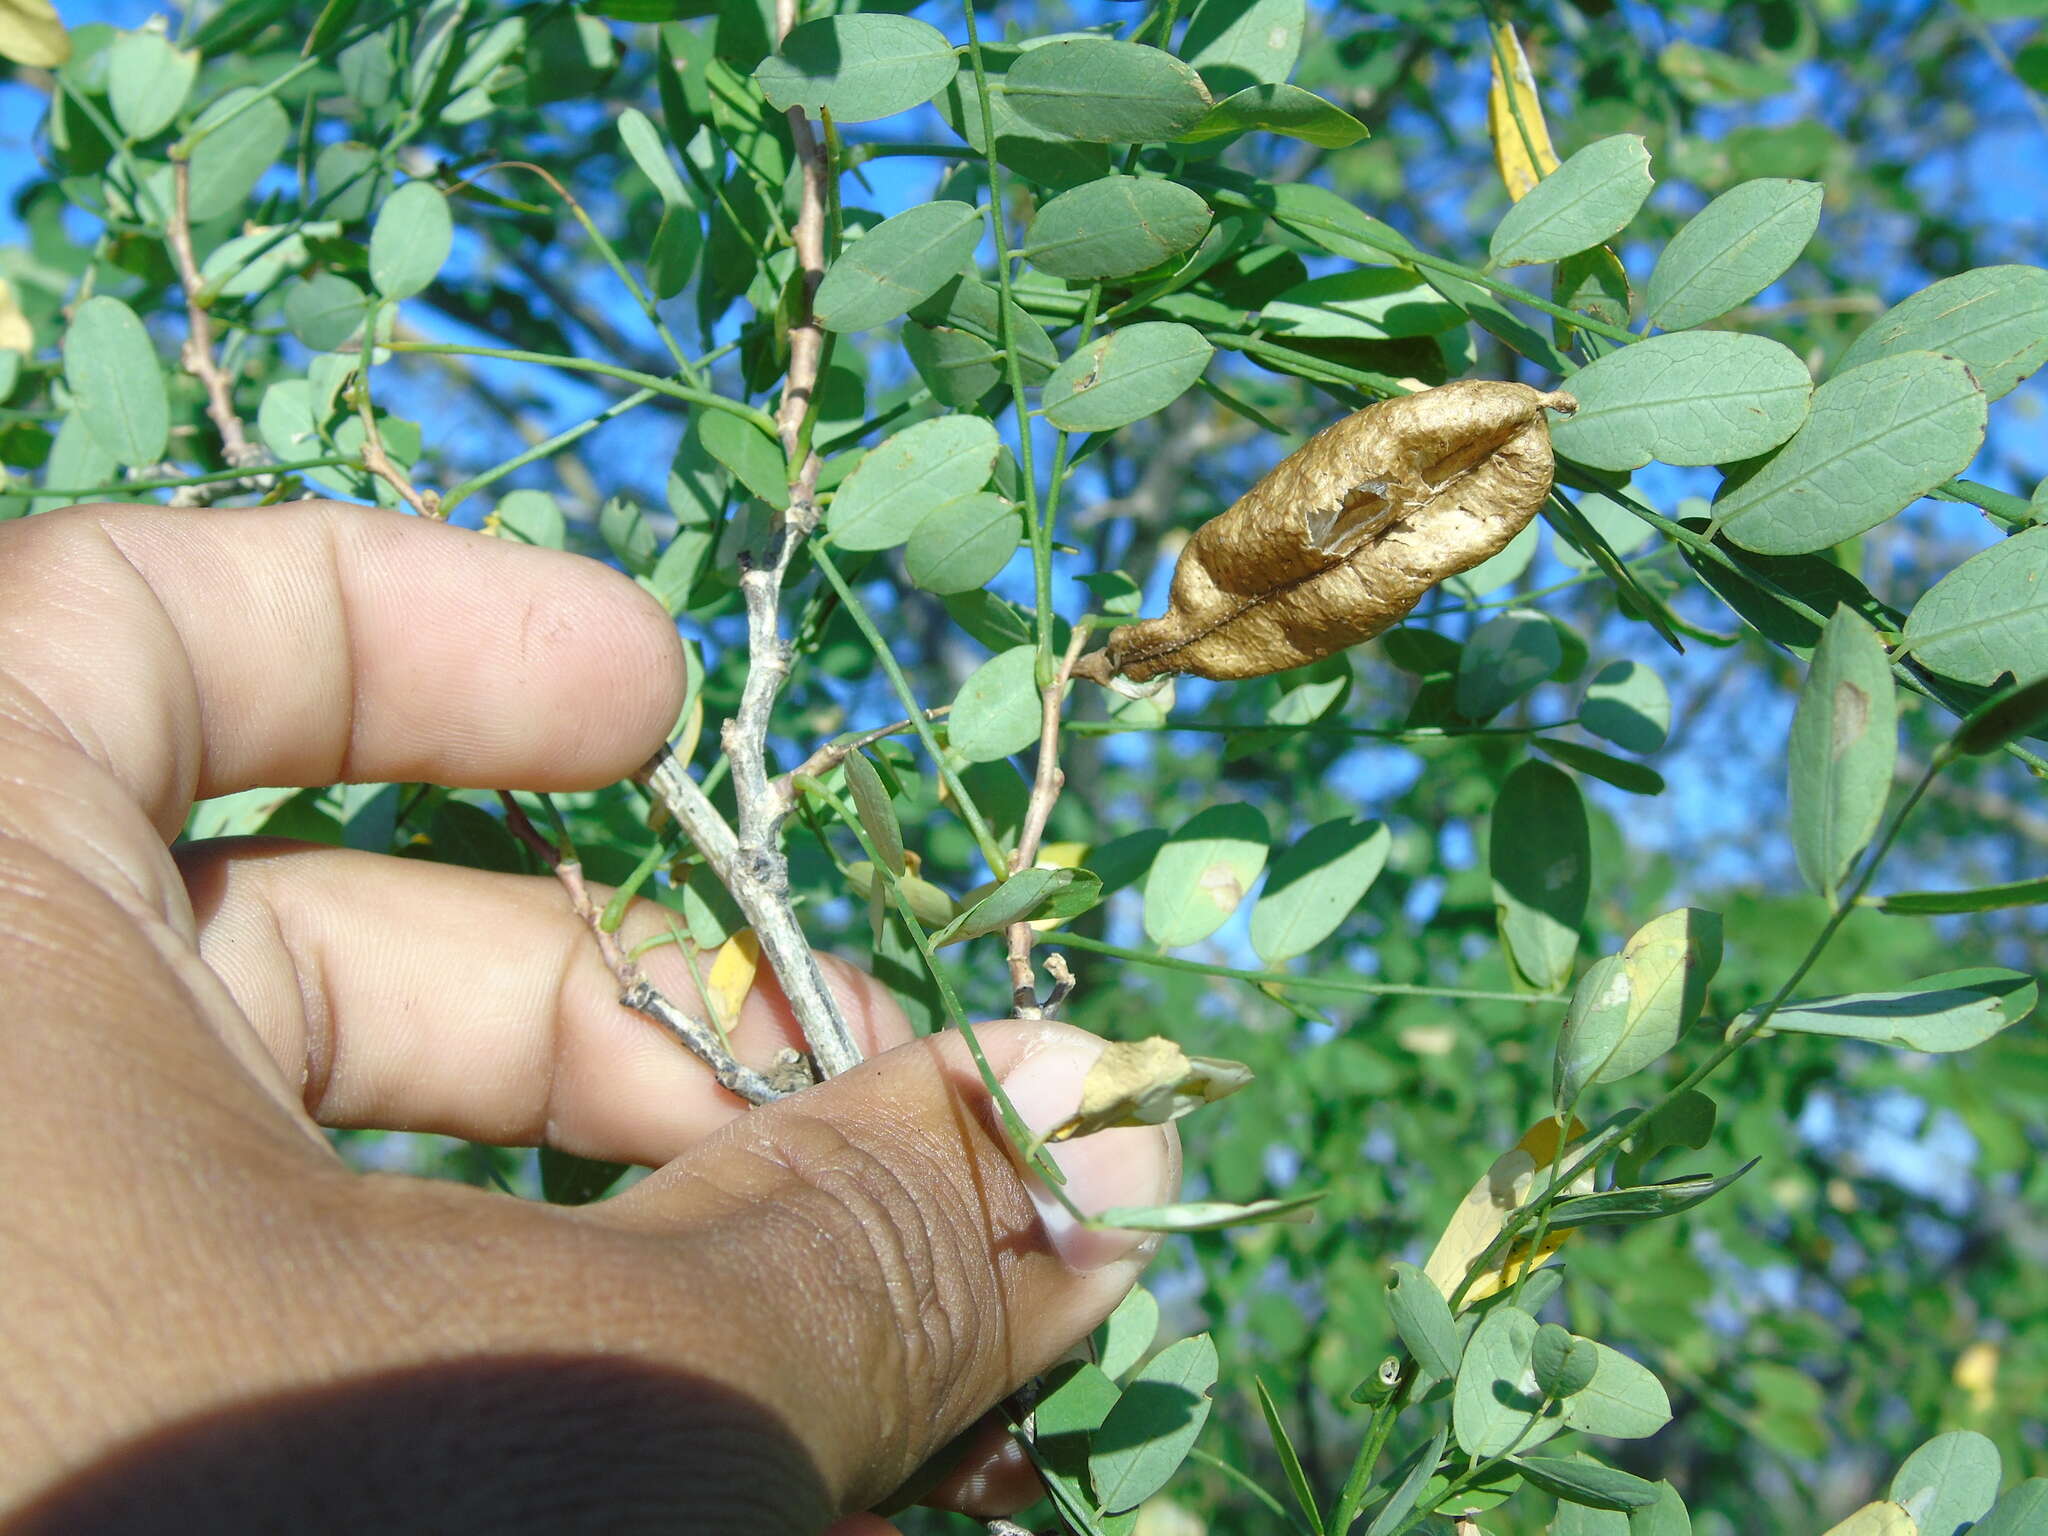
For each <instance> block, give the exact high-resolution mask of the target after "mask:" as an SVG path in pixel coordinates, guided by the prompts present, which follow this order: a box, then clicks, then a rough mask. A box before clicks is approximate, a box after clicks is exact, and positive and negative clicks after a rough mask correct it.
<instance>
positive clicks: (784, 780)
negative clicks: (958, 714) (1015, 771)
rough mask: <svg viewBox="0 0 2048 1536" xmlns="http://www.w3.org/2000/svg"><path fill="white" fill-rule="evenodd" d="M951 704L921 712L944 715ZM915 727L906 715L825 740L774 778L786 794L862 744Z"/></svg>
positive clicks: (933, 717) (932, 717)
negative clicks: (884, 723)
mask: <svg viewBox="0 0 2048 1536" xmlns="http://www.w3.org/2000/svg"><path fill="white" fill-rule="evenodd" d="M952 707H953V706H952V705H950V704H936V705H933V706H932V707H931V708H930V709H927V710H926V711H925V712H924V717H925V719H927V720H940V719H943V718H944V717H945V714H946V711H947V710H949V709H951V708H952ZM916 729H917V722H916V721H915V720H911V719H908V718H905V719H902V720H898V721H896V722H895V723H894V724H892V725H878V726H876V727H875V728H874V729H873V730H871V731H855V732H854V733H853V734H852V735H850V736H842V737H840V738H839V739H838V740H837V741H828V742H826V743H825V745H823V746H822V747H820V748H818V750H817V751H815V752H813V753H812V754H811V755H810V756H809V757H807V758H805V759H804V760H803V761H802V762H801V763H799V764H798V765H797V766H796V768H795V770H794V771H793V772H790V773H785V774H783V775H782V776H781V777H780V778H778V779H776V781H775V784H776V787H777V789H779V790H780V791H781V792H783V793H785V794H790V793H794V790H793V786H794V785H795V783H796V781H797V780H798V779H817V778H823V777H824V776H825V775H826V774H828V773H830V772H831V771H832V770H833V769H834V768H837V767H838V766H839V765H840V764H841V763H843V762H845V761H846V760H847V759H848V758H849V757H851V756H853V754H854V753H856V752H858V751H859V750H860V749H861V748H862V747H865V746H869V745H871V744H872V743H874V742H877V741H880V740H882V739H883V738H884V737H887V736H900V735H902V734H903V732H905V731H914V730H916Z"/></svg>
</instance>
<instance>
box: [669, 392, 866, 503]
mask: <svg viewBox="0 0 2048 1536" xmlns="http://www.w3.org/2000/svg"><path fill="white" fill-rule="evenodd" d="M697 441H698V442H700V443H702V444H703V445H704V451H705V452H706V453H708V454H710V455H711V457H712V458H714V459H716V460H718V462H719V463H721V464H723V465H724V466H725V467H726V468H727V469H729V470H731V471H732V474H733V478H734V479H736V480H737V481H739V483H740V484H741V485H743V486H745V487H746V488H747V490H749V491H750V492H752V493H753V494H754V495H756V496H758V497H760V498H761V499H762V500H763V501H765V502H767V503H768V504H769V505H770V506H771V507H786V506H788V505H789V461H788V460H787V459H785V458H784V457H783V453H782V443H781V441H780V440H779V439H778V438H776V437H775V436H773V435H772V434H771V433H769V432H767V431H765V430H763V429H762V427H761V425H760V424H759V423H758V422H754V421H749V420H748V419H747V418H746V417H744V416H741V415H737V414H735V413H734V412H732V411H704V412H702V413H701V414H700V415H699V416H698V418H697ZM848 478H849V479H851V478H852V477H851V476H849V477H848ZM842 489H844V488H843V487H842Z"/></svg>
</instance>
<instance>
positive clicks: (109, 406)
mask: <svg viewBox="0 0 2048 1536" xmlns="http://www.w3.org/2000/svg"><path fill="white" fill-rule="evenodd" d="M64 382H65V383H66V384H68V385H69V386H70V387H71V393H72V396H73V402H72V409H73V410H74V411H75V412H76V413H77V416H78V419H79V420H80V421H81V422H83V423H84V425H85V428H86V430H87V431H88V432H90V433H91V434H92V436H93V439H94V441H95V442H97V443H98V444H99V445H100V447H101V448H103V449H105V450H106V451H107V452H108V453H110V454H112V455H113V457H114V461H115V462H116V463H117V464H123V465H126V466H128V467H129V468H131V469H132V468H135V467H136V466H138V465H143V464H155V463H158V462H160V461H161V460H162V458H163V456H164V450H165V449H166V448H167V447H168V446H169V445H170V438H171V400H170V394H169V392H168V390H167V389H166V388H165V385H164V366H163V364H162V363H161V362H160V361H158V359H157V355H156V346H155V344H154V343H152V342H151V341H150V339H149V332H148V331H147V330H146V329H145V328H144V327H143V324H142V322H141V321H140V320H138V319H137V318H136V316H135V311H134V310H132V309H130V308H129V307H128V306H127V305H126V304H123V303H122V302H121V301H120V300H119V299H116V298H113V297H111V296H109V295H107V294H103V293H101V294H95V295H93V297H91V298H89V299H87V300H86V301H85V302H84V303H83V304H81V305H79V306H78V308H77V310H76V311H74V312H73V314H72V317H71V325H70V327H69V328H68V329H67V330H66V331H65V332H64Z"/></svg>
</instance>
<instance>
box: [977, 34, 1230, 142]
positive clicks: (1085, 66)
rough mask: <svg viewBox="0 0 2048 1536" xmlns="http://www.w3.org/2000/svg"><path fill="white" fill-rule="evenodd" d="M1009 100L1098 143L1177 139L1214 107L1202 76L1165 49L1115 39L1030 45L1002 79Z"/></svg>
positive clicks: (1026, 113) (1032, 116) (1049, 125)
mask: <svg viewBox="0 0 2048 1536" xmlns="http://www.w3.org/2000/svg"><path fill="white" fill-rule="evenodd" d="M1004 91H1005V94H1006V95H1007V96H1008V98H1009V102H1010V105H1011V106H1012V107H1014V108H1015V109H1016V111H1017V112H1018V114H1019V115H1021V116H1022V117H1024V118H1025V119H1026V120H1027V121H1029V122H1031V123H1034V124H1036V125H1037V126H1038V127H1040V128H1043V129H1045V130H1047V131H1049V132H1051V133H1056V134H1061V135H1064V136H1065V137H1067V138H1070V139H1081V140H1084V141H1087V142H1092V143H1097V144H1120V143H1159V142H1164V141H1166V140H1170V139H1176V138H1179V137H1180V135H1181V134H1183V133H1185V132H1186V131H1187V130H1188V129H1189V128H1191V127H1193V126H1194V125H1195V123H1197V122H1198V121H1200V120H1201V118H1202V116H1203V114H1204V113H1206V112H1207V111H1208V110H1209V105H1210V102H1209V93H1208V91H1207V90H1206V89H1204V88H1203V85H1202V77H1201V76H1200V75H1198V74H1196V73H1195V71H1194V70H1193V68H1191V67H1190V66H1189V65H1187V64H1184V63H1182V62H1181V61H1180V60H1179V59H1177V58H1175V57H1174V56H1173V55H1172V54H1170V53H1167V52H1165V51H1164V50H1163V49H1159V48H1152V47H1148V46H1146V45H1145V44H1143V43H1125V42H1117V41H1114V40H1112V39H1109V38H1094V37H1083V38H1060V39H1057V40H1055V41H1052V42H1048V43H1043V44H1040V45H1039V46H1038V47H1036V48H1028V49H1026V50H1025V51H1024V54H1023V56H1022V57H1021V58H1019V59H1018V60H1017V62H1016V63H1014V64H1012V65H1011V66H1010V69H1009V74H1008V77H1007V79H1006V81H1005V83H1004Z"/></svg>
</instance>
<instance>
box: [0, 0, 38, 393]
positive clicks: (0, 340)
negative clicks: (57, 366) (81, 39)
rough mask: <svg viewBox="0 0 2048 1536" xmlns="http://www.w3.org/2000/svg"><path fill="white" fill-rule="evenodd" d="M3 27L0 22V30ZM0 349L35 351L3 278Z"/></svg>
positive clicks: (24, 317) (0, 280)
mask: <svg viewBox="0 0 2048 1536" xmlns="http://www.w3.org/2000/svg"><path fill="white" fill-rule="evenodd" d="M6 4H7V0H0V6H5V5H6ZM0 14H4V12H0ZM4 25H5V23H4V22H0V28H4ZM0 349H6V350H9V351H14V352H19V353H21V354H22V355H23V356H24V357H26V356H27V355H28V354H29V353H31V352H33V351H35V349H36V333H35V328H34V327H33V326H31V325H30V324H29V323H28V316H27V315H24V314H23V313H22V312H21V305H20V303H19V302H18V301H17V300H16V299H15V297H14V290H13V289H12V288H11V287H9V286H8V283H7V279H6V278H4V277H0Z"/></svg>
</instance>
